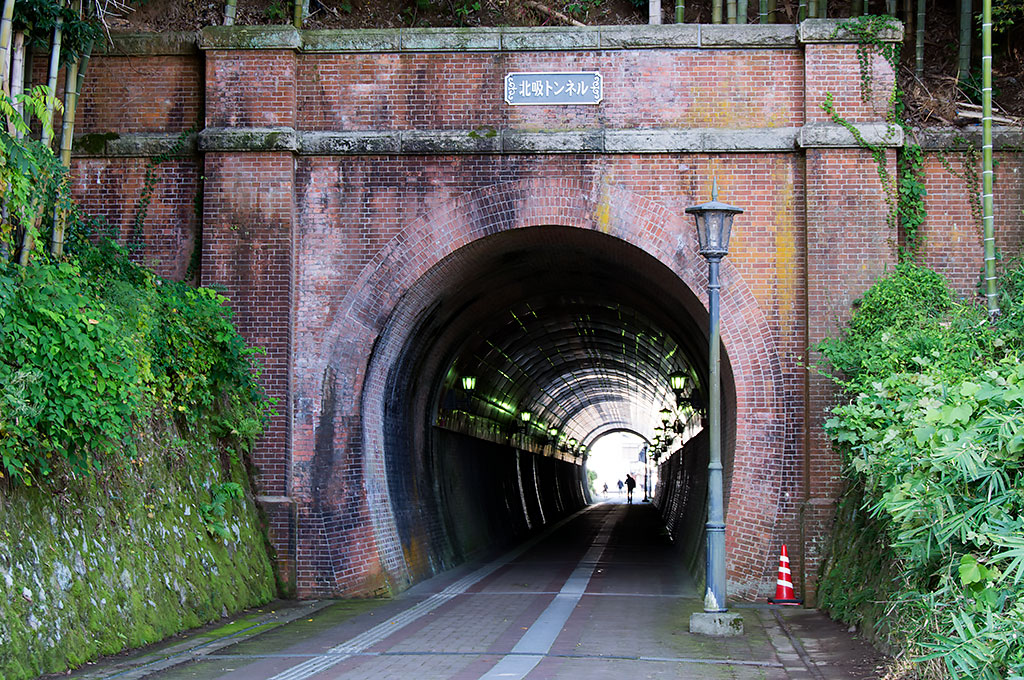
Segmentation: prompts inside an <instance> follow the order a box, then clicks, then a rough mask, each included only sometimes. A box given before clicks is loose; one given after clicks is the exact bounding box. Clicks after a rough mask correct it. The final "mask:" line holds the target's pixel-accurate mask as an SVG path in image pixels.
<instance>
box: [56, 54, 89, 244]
mask: <svg viewBox="0 0 1024 680" xmlns="http://www.w3.org/2000/svg"><path fill="white" fill-rule="evenodd" d="M80 63H81V60H78V61H74V62H71V63H70V64H68V67H67V71H66V75H65V81H64V116H63V120H62V123H63V124H62V125H61V137H60V162H61V165H63V166H64V167H65V168H70V167H71V142H72V140H73V139H74V134H75V110H76V108H77V106H78V69H79V65H80ZM66 226H67V225H66V220H65V215H63V214H60V211H59V208H58V207H57V206H54V208H53V235H52V238H51V239H50V254H51V255H53V256H54V257H60V256H61V255H63V254H64V231H65V228H66Z"/></svg>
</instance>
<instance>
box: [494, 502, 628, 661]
mask: <svg viewBox="0 0 1024 680" xmlns="http://www.w3.org/2000/svg"><path fill="white" fill-rule="evenodd" d="M619 516H620V513H618V512H613V513H612V514H611V515H609V516H608V517H607V518H606V519H605V521H604V523H603V524H602V525H601V529H600V530H599V531H598V532H597V536H596V537H595V538H594V542H593V543H592V544H591V545H590V549H588V550H587V553H586V554H585V555H584V556H583V559H581V560H580V561H579V562H578V563H577V565H576V568H575V569H573V571H572V574H570V575H569V578H568V579H566V581H565V585H563V586H562V589H561V590H560V591H558V594H557V595H555V599H554V600H553V601H552V602H551V604H549V605H548V607H547V609H545V610H544V612H543V613H542V614H541V615H540V616H539V617H537V620H536V621H535V622H534V623H533V625H532V626H530V629H529V630H528V631H526V633H524V634H523V637H522V638H520V639H519V642H517V643H516V645H515V647H513V648H512V652H511V653H510V654H508V655H507V656H504V657H502V658H501V660H500V661H499V662H498V663H496V664H495V665H494V666H493V667H492V668H491V670H489V671H487V672H486V673H484V674H483V675H482V676H480V679H481V680H494V679H496V678H503V679H507V680H520V679H521V678H524V677H526V675H527V673H529V672H530V671H532V670H533V669H534V668H535V667H536V666H537V664H539V663H540V662H541V660H542V659H543V658H544V656H545V655H547V653H548V652H549V651H551V646H552V645H553V644H555V639H557V638H558V634H559V633H561V632H562V627H563V626H564V625H565V622H566V621H568V620H569V617H570V616H572V612H573V610H574V609H576V604H577V603H578V602H579V601H580V598H581V597H583V593H584V591H586V589H587V584H589V583H590V577H591V576H593V574H594V569H595V567H596V566H597V563H598V561H599V560H600V559H601V555H602V554H603V553H604V550H605V548H606V547H608V540H609V539H610V538H611V534H612V526H614V524H615V522H617V521H618V518H619Z"/></svg>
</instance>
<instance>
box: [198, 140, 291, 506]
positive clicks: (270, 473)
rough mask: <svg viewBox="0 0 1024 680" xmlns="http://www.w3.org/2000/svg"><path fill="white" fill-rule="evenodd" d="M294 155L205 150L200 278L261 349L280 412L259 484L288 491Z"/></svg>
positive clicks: (262, 456)
mask: <svg viewBox="0 0 1024 680" xmlns="http://www.w3.org/2000/svg"><path fill="white" fill-rule="evenodd" d="M294 162H295V161H294V158H293V157H292V155H291V154H286V153H260V154H252V153H244V154H234V153H223V154H220V153H218V154H213V153H210V154H207V155H206V166H205V169H204V172H205V174H206V178H207V179H206V186H205V193H204V200H203V255H202V258H203V270H202V279H201V283H202V285H204V286H210V287H213V288H216V289H217V290H219V291H221V292H223V293H224V295H226V296H227V297H228V299H229V300H230V301H231V307H232V309H233V310H234V311H235V320H236V322H237V324H238V326H239V330H240V331H241V332H242V334H243V335H244V336H245V337H246V339H248V340H249V341H250V342H251V343H253V344H255V345H258V346H260V347H263V348H265V349H266V356H264V357H262V360H261V363H262V364H263V366H264V375H263V384H264V386H265V388H266V391H267V394H268V395H269V396H270V397H272V398H273V399H276V400H277V405H276V407H275V408H276V410H277V412H278V414H279V415H278V416H277V417H275V418H273V419H272V421H271V424H270V426H269V429H268V430H267V432H266V434H265V435H264V437H263V440H262V442H261V444H260V446H259V447H258V449H257V451H256V452H255V453H254V462H255V463H256V467H257V469H258V471H259V475H258V482H259V485H260V488H261V489H263V490H264V492H265V493H267V494H270V495H284V494H287V493H288V473H289V456H288V448H289V446H288V409H289V407H288V376H289V368H288V366H289V358H290V357H289V347H290V339H291V323H292V316H291V285H292V269H293V260H292V220H293V202H294V195H293V193H292V187H293V183H294Z"/></svg>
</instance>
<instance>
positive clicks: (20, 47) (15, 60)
mask: <svg viewBox="0 0 1024 680" xmlns="http://www.w3.org/2000/svg"><path fill="white" fill-rule="evenodd" d="M11 51H12V52H13V54H12V55H11V99H13V100H14V110H15V111H17V112H18V115H19V116H21V118H22V120H24V118H25V105H24V104H23V103H22V102H20V101H18V97H19V96H21V95H22V94H23V93H24V92H25V32H24V31H18V32H17V33H15V34H14V41H13V43H12V46H11ZM7 133H8V134H11V135H14V138H15V139H21V138H22V136H24V133H23V132H22V131H21V128H18V127H15V125H14V121H8V123H7Z"/></svg>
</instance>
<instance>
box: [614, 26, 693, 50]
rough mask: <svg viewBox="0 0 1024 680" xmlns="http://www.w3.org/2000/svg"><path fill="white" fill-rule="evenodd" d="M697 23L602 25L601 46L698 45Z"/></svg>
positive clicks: (626, 47)
mask: <svg viewBox="0 0 1024 680" xmlns="http://www.w3.org/2000/svg"><path fill="white" fill-rule="evenodd" d="M699 45H700V28H699V25H698V24H663V25H655V26H650V25H642V24H641V25H637V26H602V27H601V47H603V48H607V49H637V48H644V47H698V46H699Z"/></svg>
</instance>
